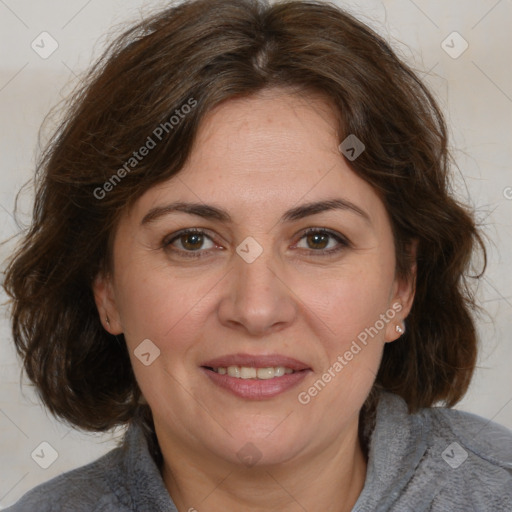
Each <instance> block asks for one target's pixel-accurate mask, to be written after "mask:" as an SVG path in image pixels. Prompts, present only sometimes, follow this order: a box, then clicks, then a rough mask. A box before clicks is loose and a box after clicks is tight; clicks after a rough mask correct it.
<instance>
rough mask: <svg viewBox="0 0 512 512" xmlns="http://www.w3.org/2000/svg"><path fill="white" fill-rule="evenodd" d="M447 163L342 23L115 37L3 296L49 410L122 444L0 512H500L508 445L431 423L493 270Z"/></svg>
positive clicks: (318, 20) (367, 48)
mask: <svg viewBox="0 0 512 512" xmlns="http://www.w3.org/2000/svg"><path fill="white" fill-rule="evenodd" d="M448 160H449V159H448V152H447V137H446V127H445V124H444V120H443V117H442V115H441V113H440V111H439V109H438V107H437V105H436V103H435V101H434V100H433V98H432V96H431V95H430V93H429V92H428V90H427V89H426V88H425V86H424V85H423V84H422V83H421V82H420V81H419V80H418V78H417V77H416V76H415V75H414V74H413V72H412V71H411V70H410V69H409V68H408V67H407V66H406V65H404V64H403V63H402V62H400V61H399V60H398V59H397V57H396V56H395V55H394V53H393V52H392V51H391V49H390V48H389V46H388V45H387V44H386V43H385V42H384V41H383V40H382V39H381V38H380V37H379V36H377V35H376V34H375V33H374V32H372V31H371V30H370V29H369V28H368V27H366V26H364V25H363V24H361V23H360V22H358V21H357V20H355V19H353V18H352V17H350V16H349V15H347V14H346V13H344V12H342V11H341V10H340V9H338V8H336V7H334V6H332V5H329V4H327V3H321V2H318V3H316V2H301V1H291V2H286V3H278V4H275V5H269V4H267V3H264V2H262V1H251V0H243V1H240V0H236V1H235V0H213V1H212V0H195V1H188V2H185V3H182V4H180V5H178V6H175V7H170V8H168V9H167V10H165V11H163V12H161V13H159V14H157V15H155V16H153V17H152V18H151V19H149V20H145V21H143V22H142V23H140V24H139V25H138V26H136V27H133V28H132V29H130V30H128V31H127V32H126V33H125V34H124V35H123V36H122V37H121V38H120V39H118V40H117V41H116V42H115V43H114V44H113V45H112V46H111V48H110V49H109V50H108V51H107V52H106V54H105V55H104V57H103V58H102V59H101V60H100V61H99V62H98V64H97V65H96V66H95V67H94V69H92V70H91V72H90V74H89V76H88V80H87V82H86V83H85V85H84V87H83V89H82V90H81V91H79V92H77V93H76V95H75V97H74V102H73V104H72V105H71V107H70V110H69V112H68V115H67V117H66V119H65V121H64V122H63V124H62V126H61V127H60V129H59V130H58V132H57V133H56V136H55V138H54V140H53V141H52V143H51V144H50V146H49V148H48V150H47V152H46V153H45V155H44V157H43V159H42V161H41V164H40V168H39V169H40V173H39V182H38V195H37V199H36V204H35V210H34V221H33V225H32V228H31V231H30V233H29V234H28V236H27V237H26V239H25V240H24V243H23V245H22V246H21V248H20V249H19V252H18V253H17V254H16V255H15V256H14V258H13V260H12V262H11V264H10V266H9V268H8V273H7V277H6V281H5V287H6V290H7V292H8V293H9V294H10V296H11V297H12V299H13V309H12V322H13V335H14V340H15V343H16V346H17V349H18V351H19V353H20V355H21V356H22V357H23V360H24V365H25V369H26V371H27V374H28V376H29V377H30V378H31V379H32V381H33V382H34V384H35V385H36V387H37V389H38V390H39V393H40V395H41V397H42V399H43V401H44V403H45V404H46V406H47V407H48V408H49V410H50V411H51V412H52V413H54V414H55V415H56V416H58V417H60V418H62V419H64V420H66V421H68V422H70V423H72V424H73V425H76V426H77V427H80V428H84V429H88V430H92V431H105V430H108V429H111V428H113V427H114V426H119V425H127V426H128V430H127V434H126V438H125V440H124V443H123V445H122V446H121V447H119V448H118V449H116V450H114V451H112V452H110V453H109V454H107V455H106V456H104V457H103V458H101V459H99V460H98V461H96V462H94V463H92V464H90V465H88V466H86V467H83V468H79V469H77V470H75V471H72V472H70V473H67V474H65V475H62V476H60V477H58V478H56V479H54V480H52V481H50V482H48V483H46V484H43V485H42V486H39V487H38V488H36V489H34V490H33V491H31V492H29V493H28V494H27V495H26V496H24V497H23V498H22V499H21V500H20V501H19V502H18V503H17V504H16V505H14V506H13V507H12V508H11V509H8V510H11V511H13V512H18V511H26V510H38V511H50V510H51V511H57V510H58V511H64V510H73V511H91V510H98V511H99V510H102V511H135V510H139V511H141V510H144V511H153V510H155V511H176V510H178V511H180V512H183V511H194V510H197V511H220V510H247V511H261V510H279V511H295V510H308V511H316V510H322V511H332V512H334V511H336V512H345V511H370V510H371V511H374V510H378V511H400V512H402V511H405V510H414V511H420V510H421V511H423V510H425V511H426V510H431V511H441V510H443V511H446V510H450V511H451V510H454V511H455V510H470V509H471V507H473V510H478V511H484V510H498V511H505V510H512V453H511V446H512V435H511V433H510V432H509V431H508V430H506V429H505V428H503V427H500V426H498V425H496V424H493V423H489V422H487V421H486V420H484V419H483V418H479V417H477V416H474V415H470V414H467V413H462V412H458V411H454V410H451V409H450V408H449V407H451V406H452V405H454V404H455V403H457V402H458V401H459V400H460V399H461V397H462V396H463V395H464V393H465V391H466V390H467V387H468V385H469V383H470V379H471V375H472V373H473V369H474V367H475V361H476V355H477V350H476V346H477V343H476V333H475V326H474V322H473V318H472V312H473V310H474V308H475V303H474V300H473V296H472V293H471V290H470V288H469V287H468V286H467V282H466V276H467V275H468V273H469V265H470V257H471V254H472V253H473V252H474V250H475V249H476V248H477V247H481V249H482V250H483V253H484V255H485V249H484V247H483V244H482V242H481V239H480V236H479V234H478V232H477V230H476V227H475V224H474V221H473V218H472V215H471V213H470V212H469V211H468V209H467V208H465V207H464V206H462V205H460V204H459V203H458V202H457V201H456V200H455V199H454V198H453V197H452V196H451V195H450V193H449V165H448ZM438 404H443V405H445V406H447V408H440V407H436V408H432V406H433V405H438Z"/></svg>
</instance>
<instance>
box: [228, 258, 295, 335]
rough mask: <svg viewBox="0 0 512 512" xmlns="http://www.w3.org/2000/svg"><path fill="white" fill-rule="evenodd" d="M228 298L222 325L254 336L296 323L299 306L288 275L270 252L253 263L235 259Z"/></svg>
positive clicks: (229, 281)
mask: <svg viewBox="0 0 512 512" xmlns="http://www.w3.org/2000/svg"><path fill="white" fill-rule="evenodd" d="M233 259H234V262H233V265H234V268H233V269H232V271H231V272H229V274H228V279H229V280H228V281H227V282H226V288H225V295H224V296H223V298H222V300H221V301H220V304H219V308H218V316H219V320H220V322H221V323H222V324H223V325H225V326H227V327H230V328H231V329H233V328H235V329H238V330H240V331H244V332H245V333H246V334H250V335H252V336H263V335H266V334H270V333H272V332H276V331H280V330H282V329H284V328H286V326H288V325H290V324H292V323H293V321H294V319H295V317H296V315H297V311H298V305H297V302H296V297H295V295H294V293H293V290H292V289H291V287H290V285H289V284H287V282H286V276H285V272H284V270H283V267H282V265H279V261H278V260H277V259H276V258H273V257H272V253H271V251H270V250H269V251H263V253H262V254H261V255H260V256H259V257H258V258H257V259H256V260H254V261H252V262H251V263H248V262H247V261H245V260H244V259H243V258H242V257H240V256H239V255H238V254H235V255H234V258H233Z"/></svg>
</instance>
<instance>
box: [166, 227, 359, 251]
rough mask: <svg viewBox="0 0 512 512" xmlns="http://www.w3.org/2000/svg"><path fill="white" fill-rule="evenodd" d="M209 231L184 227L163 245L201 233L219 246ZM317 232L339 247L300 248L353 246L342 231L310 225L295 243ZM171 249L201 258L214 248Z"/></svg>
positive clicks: (170, 236) (338, 249)
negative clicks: (332, 239)
mask: <svg viewBox="0 0 512 512" xmlns="http://www.w3.org/2000/svg"><path fill="white" fill-rule="evenodd" d="M209 233H210V230H208V229H206V228H195V227H194V228H184V229H181V230H179V231H176V232H174V233H172V234H171V235H168V236H167V237H165V238H164V239H163V241H162V244H161V245H162V248H163V249H167V248H168V247H170V246H171V244H172V243H173V242H175V241H176V240H177V239H179V238H180V237H181V236H184V235H188V234H199V235H202V236H204V237H206V238H208V239H209V240H210V241H211V242H212V243H213V244H215V245H217V246H218V245H219V244H217V242H216V241H215V237H213V236H212V235H210V234H209ZM316 233H325V234H327V235H329V236H330V237H332V238H334V239H335V240H336V241H337V242H338V244H339V247H337V248H334V249H317V250H315V249H303V248H299V250H303V251H309V252H310V253H311V254H317V255H329V254H335V253H338V252H339V251H341V250H342V249H344V248H348V247H352V243H351V242H350V240H349V239H348V238H347V237H346V236H344V235H342V234H341V233H339V232H337V231H333V230H331V229H329V228H324V227H310V228H306V229H305V230H302V231H301V232H300V233H299V234H298V240H297V242H296V243H295V245H297V243H298V242H300V241H301V240H302V239H303V238H304V237H306V236H307V235H310V234H316ZM295 245H294V246H295ZM340 246H341V247H340ZM217 249H218V247H217ZM169 250H170V251H172V252H175V253H181V254H186V255H187V256H185V257H192V258H200V257H202V256H203V255H204V253H205V252H210V251H212V249H199V250H197V251H186V250H183V249H169Z"/></svg>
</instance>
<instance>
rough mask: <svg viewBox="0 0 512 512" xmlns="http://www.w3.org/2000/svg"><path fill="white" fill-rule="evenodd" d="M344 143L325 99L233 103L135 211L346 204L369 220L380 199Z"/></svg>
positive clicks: (275, 97)
mask: <svg viewBox="0 0 512 512" xmlns="http://www.w3.org/2000/svg"><path fill="white" fill-rule="evenodd" d="M339 142H340V141H339V134H338V120H337V114H336V112H335V111H334V109H333V107H332V106H331V105H330V104H329V102H328V101H326V100H325V99H324V98H322V97H321V96H318V95H316V96H314V95H307V96H306V95H300V96H299V95H297V94H292V93H290V92H287V91H282V90H268V91H263V92H262V93H259V94H257V95H254V96H251V97H247V98H241V99H231V100H228V101H226V102H224V103H222V104H220V105H219V106H217V107H216V108H215V109H213V110H212V111H211V112H209V113H208V115H207V116H206V117H205V118H204V119H203V121H202V123H201V125H200V127H199V130H198V133H197V136H196V139H195V142H194V146H193V148H192V150H191V153H190V155H189V158H188V160H187V162H186V164H185V165H184V167H183V168H182V169H181V171H180V172H179V173H178V174H177V175H175V176H173V177H172V178H171V179H170V180H168V181H167V182H164V183H162V184H159V185H157V186H155V187H153V188H152V189H150V190H148V191H147V192H146V193H145V194H144V195H143V196H142V197H141V198H140V199H139V201H138V205H137V208H136V209H137V210H140V213H142V211H143V210H145V209H146V210H147V209H148V208H151V207H154V206H155V204H158V203H161V202H164V201H168V200H169V199H172V200H179V201H191V200H193V201H195V202H203V203H215V204H222V205H223V206H224V208H225V209H227V210H233V211H237V212H238V213H239V215H240V216H244V215H245V216H247V215H253V214H254V212H260V213H259V214H260V215H261V214H263V213H264V212H265V213H269V215H270V213H271V212H276V211H277V210H279V211H281V210H284V209H287V208H290V207H292V206H293V205H294V204H297V203H299V202H310V201H315V200H323V199H326V198H333V197H344V198H346V199H349V200H350V201H351V202H354V203H356V204H358V205H359V206H361V208H365V209H367V210H368V211H369V213H370V215H371V211H372V210H374V209H375V205H376V202H380V199H379V198H378V196H377V194H376V193H375V191H374V190H373V188H372V187H371V186H370V185H369V184H368V183H366V182H365V181H364V180H363V179H361V178H360V177H359V176H357V174H356V173H355V172H354V171H353V170H352V169H351V168H350V167H349V165H348V164H347V162H346V161H345V159H344V158H343V157H342V155H341V154H340V152H339V149H338V146H339ZM378 206H379V205H378V204H377V207H378ZM381 206H382V205H381Z"/></svg>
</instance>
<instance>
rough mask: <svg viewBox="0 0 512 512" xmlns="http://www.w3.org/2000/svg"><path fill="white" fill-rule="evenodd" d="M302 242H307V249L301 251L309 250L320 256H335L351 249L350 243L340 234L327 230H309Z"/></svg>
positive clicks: (303, 236)
mask: <svg viewBox="0 0 512 512" xmlns="http://www.w3.org/2000/svg"><path fill="white" fill-rule="evenodd" d="M300 240H306V247H304V246H303V247H300V246H299V245H297V247H299V248H300V249H309V250H311V251H312V252H316V253H318V254H326V255H327V254H333V253H336V252H338V251H341V250H342V249H344V248H346V247H349V246H350V243H349V241H348V240H347V239H346V238H345V237H343V236H342V235H340V234H338V233H334V232H331V231H330V230H326V229H318V228H311V229H309V230H307V231H306V232H305V233H304V234H303V235H302V237H301V239H300Z"/></svg>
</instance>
